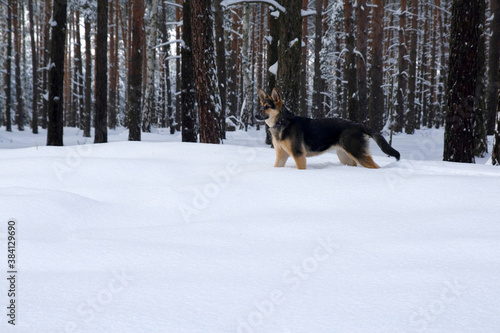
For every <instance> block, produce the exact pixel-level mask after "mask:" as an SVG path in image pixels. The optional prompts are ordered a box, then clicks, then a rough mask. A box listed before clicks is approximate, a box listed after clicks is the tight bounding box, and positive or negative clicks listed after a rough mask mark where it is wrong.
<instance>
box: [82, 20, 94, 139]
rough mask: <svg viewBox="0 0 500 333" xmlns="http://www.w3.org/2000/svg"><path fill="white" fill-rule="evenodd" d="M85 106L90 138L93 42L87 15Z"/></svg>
mask: <svg viewBox="0 0 500 333" xmlns="http://www.w3.org/2000/svg"><path fill="white" fill-rule="evenodd" d="M84 26H85V108H84V111H83V117H82V124H81V125H82V129H83V136H84V137H86V138H90V118H91V114H92V43H91V40H90V17H89V16H88V15H85V18H84Z"/></svg>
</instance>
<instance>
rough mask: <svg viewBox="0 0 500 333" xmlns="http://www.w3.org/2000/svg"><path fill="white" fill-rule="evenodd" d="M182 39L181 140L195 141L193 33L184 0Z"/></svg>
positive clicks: (189, 7) (189, 10)
mask: <svg viewBox="0 0 500 333" xmlns="http://www.w3.org/2000/svg"><path fill="white" fill-rule="evenodd" d="M182 13H183V22H184V23H183V27H182V29H183V30H182V39H183V41H184V46H183V47H182V49H181V57H182V62H181V66H182V68H181V80H182V81H181V83H182V87H181V105H180V106H181V115H182V127H181V128H182V142H196V141H197V140H198V134H197V132H196V113H195V111H196V109H195V107H196V89H195V84H194V70H193V66H194V64H193V52H192V50H193V34H192V29H191V1H184V5H183V10H182Z"/></svg>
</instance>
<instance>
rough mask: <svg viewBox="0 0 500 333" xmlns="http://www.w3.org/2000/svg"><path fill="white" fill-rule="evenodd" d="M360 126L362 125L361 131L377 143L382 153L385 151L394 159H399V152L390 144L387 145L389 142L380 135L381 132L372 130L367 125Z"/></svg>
mask: <svg viewBox="0 0 500 333" xmlns="http://www.w3.org/2000/svg"><path fill="white" fill-rule="evenodd" d="M362 127H363V132H365V133H366V134H368V135H369V136H370V137H371V138H372V139H373V140H375V142H376V143H377V145H378V146H379V147H380V149H381V150H382V151H383V152H384V153H386V154H387V155H389V156H393V157H395V158H396V160H398V161H399V159H400V158H401V154H400V153H399V151H397V150H396V149H394V148H392V147H391V145H389V143H388V142H387V141H386V140H385V138H384V137H383V136H382V134H380V133H379V132H376V131H374V130H372V129H371V128H370V127H368V126H364V125H362Z"/></svg>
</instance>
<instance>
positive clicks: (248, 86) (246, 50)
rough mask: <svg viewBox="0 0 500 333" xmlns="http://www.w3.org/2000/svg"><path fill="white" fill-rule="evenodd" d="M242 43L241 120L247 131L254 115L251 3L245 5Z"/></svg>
mask: <svg viewBox="0 0 500 333" xmlns="http://www.w3.org/2000/svg"><path fill="white" fill-rule="evenodd" d="M241 35H242V43H241V55H242V71H241V72H242V73H241V75H242V76H243V105H242V107H241V108H242V110H241V122H242V123H243V125H244V126H245V131H246V130H248V124H249V122H250V120H251V117H252V108H253V105H252V104H253V99H254V96H253V94H252V78H251V72H252V68H251V59H250V57H251V51H250V42H249V40H250V5H249V4H248V3H246V4H244V5H243V24H242V27H241Z"/></svg>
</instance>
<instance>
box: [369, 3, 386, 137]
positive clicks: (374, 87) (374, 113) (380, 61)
mask: <svg viewBox="0 0 500 333" xmlns="http://www.w3.org/2000/svg"><path fill="white" fill-rule="evenodd" d="M373 4H374V5H375V6H376V7H375V8H374V11H373V19H372V29H373V42H372V66H371V68H370V78H371V85H370V101H369V105H368V111H369V117H370V127H371V128H373V129H374V130H376V131H380V130H382V127H383V126H384V124H383V119H384V112H385V109H384V89H383V88H382V86H383V84H384V58H383V48H384V44H383V43H384V6H385V0H374V1H373Z"/></svg>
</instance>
